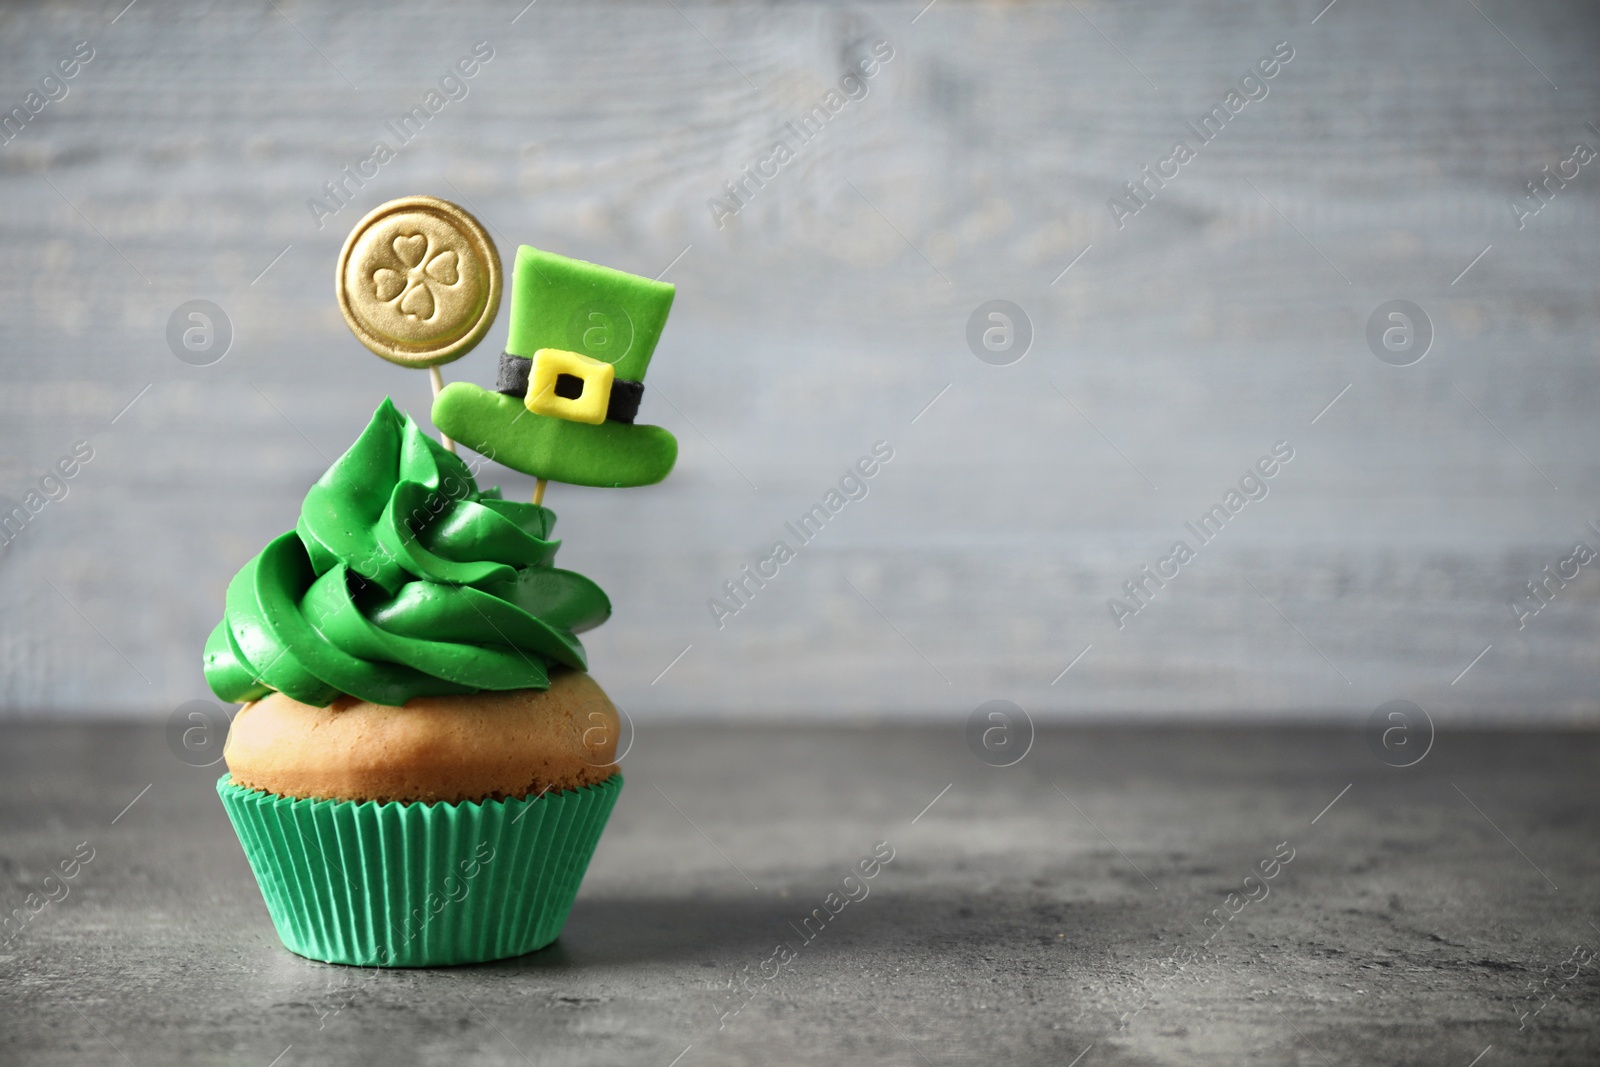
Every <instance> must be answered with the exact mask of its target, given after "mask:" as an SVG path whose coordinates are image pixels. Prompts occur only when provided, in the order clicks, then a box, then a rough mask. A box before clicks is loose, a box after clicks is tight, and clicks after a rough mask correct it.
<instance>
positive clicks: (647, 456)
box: [433, 245, 678, 488]
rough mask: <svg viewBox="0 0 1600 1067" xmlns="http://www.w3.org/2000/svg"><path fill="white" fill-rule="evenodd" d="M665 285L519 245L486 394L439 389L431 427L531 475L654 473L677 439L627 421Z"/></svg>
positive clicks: (657, 332) (668, 465) (663, 470)
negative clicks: (507, 313) (495, 371)
mask: <svg viewBox="0 0 1600 1067" xmlns="http://www.w3.org/2000/svg"><path fill="white" fill-rule="evenodd" d="M675 292H676V290H675V289H674V288H673V286H672V285H670V284H668V283H666V282H659V281H655V280H653V279H650V278H643V277H640V276H638V275H635V274H627V273H625V272H623V271H620V270H613V269H611V268H610V267H601V266H597V265H596V264H593V263H585V262H583V261H581V260H576V259H568V258H567V257H565V256H558V255H555V254H554V253H551V252H543V251H540V250H539V249H537V248H532V247H530V246H528V245H523V246H521V247H520V248H518V249H517V263H516V267H515V269H514V270H513V272H512V277H511V329H510V336H509V337H508V338H507V341H506V351H505V354H504V355H502V356H501V357H500V373H499V378H498V380H497V382H496V384H495V390H494V391H493V392H491V391H489V390H487V389H483V388H481V387H479V386H476V385H472V384H470V383H467V382H454V383H452V384H450V385H448V386H445V387H444V389H443V391H441V392H440V393H439V394H438V396H437V397H436V398H435V399H434V402H433V422H434V425H436V426H437V427H439V430H440V432H441V433H445V434H448V435H449V436H450V437H452V438H454V439H455V440H456V441H458V442H460V443H461V444H464V445H466V446H467V447H468V448H471V449H473V450H475V451H478V452H481V453H483V454H484V455H486V456H489V457H490V458H492V459H494V460H495V461H496V462H498V463H503V464H505V465H506V466H507V467H510V468H512V469H513V470H518V471H522V472H523V473H524V474H531V475H533V476H534V477H535V478H538V479H540V480H541V482H543V481H555V482H567V483H569V484H572V485H591V486H602V487H608V488H620V487H624V486H634V485H653V484H655V483H656V482H659V481H661V479H663V478H665V477H666V476H667V474H668V473H669V472H670V471H671V470H672V465H673V463H675V462H676V461H677V458H678V442H677V439H676V438H674V437H673V436H672V434H671V433H669V432H668V431H666V430H664V429H662V428H661V427H660V426H646V425H639V424H636V423H635V422H634V421H633V420H634V416H635V414H636V413H637V412H638V410H639V401H640V399H641V398H642V397H643V395H644V375H645V371H646V370H647V369H648V368H649V366H650V357H651V356H652V355H653V354H654V353H655V348H656V342H657V341H658V340H659V339H660V337H661V330H662V327H664V326H665V325H666V322H667V314H668V313H669V312H670V311H671V310H672V298H673V295H674V293H675ZM541 488H542V487H541Z"/></svg>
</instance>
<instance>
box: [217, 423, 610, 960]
mask: <svg viewBox="0 0 1600 1067" xmlns="http://www.w3.org/2000/svg"><path fill="white" fill-rule="evenodd" d="M554 525H555V515H554V513H553V512H551V511H550V509H548V508H545V507H542V506H540V505H537V504H531V503H528V504H524V503H516V502H513V501H508V500H504V499H502V498H501V496H500V494H499V491H498V490H495V489H488V490H480V489H479V488H478V486H477V483H476V482H475V481H474V479H473V476H472V473H471V471H469V470H468V468H467V466H466V464H465V463H463V462H462V461H461V460H460V459H459V458H457V457H456V456H455V455H453V454H452V453H450V452H448V451H446V450H445V449H444V448H443V447H442V446H441V445H439V444H438V443H437V442H435V441H433V440H432V439H431V438H429V437H428V436H427V435H426V434H424V433H423V432H422V431H421V430H420V429H419V428H418V427H417V425H416V424H415V423H414V422H413V421H412V420H411V419H410V418H408V417H406V416H405V415H403V414H401V413H400V412H399V411H397V410H396V409H395V407H394V405H393V404H392V403H390V402H389V401H388V400H385V401H384V402H383V403H382V404H381V405H380V406H379V407H378V409H377V411H376V412H375V413H374V414H373V417H372V421H371V422H370V423H369V424H368V426H367V428H366V430H365V431H363V433H362V434H361V436H360V438H359V439H358V440H357V441H356V442H355V444H354V445H353V446H351V448H350V450H349V451H348V452H346V453H345V454H344V455H343V456H342V457H340V458H339V460H338V461H336V462H335V463H334V464H333V466H332V467H330V468H329V469H328V471H327V473H326V474H324V475H323V476H322V478H321V479H319V480H318V481H317V483H316V484H315V485H314V486H312V488H311V489H310V491H309V492H308V493H307V494H306V497H305V501H304V504H303V505H302V507H301V512H300V519H299V522H298V523H297V524H296V526H295V529H294V530H292V531H290V532H288V533H285V534H283V535H282V536H280V537H278V538H276V539H274V540H273V541H271V542H270V543H269V544H268V545H267V546H266V548H265V549H263V550H262V551H261V553H260V554H259V555H257V556H256V557H255V558H254V559H252V560H251V561H250V562H249V563H247V564H246V565H245V566H244V568H243V569H242V570H240V571H239V573H238V574H237V575H236V576H235V577H234V579H233V580H232V582H231V583H230V584H229V586H228V593H227V606H226V614H225V616H224V618H223V620H222V622H221V623H220V624H219V625H218V626H217V627H216V629H215V630H214V631H213V632H212V634H211V637H210V639H209V641H208V642H207V644H206V650H205V674H206V679H207V681H208V683H209V684H210V685H211V688H212V690H213V691H214V692H215V693H216V694H217V696H218V697H220V698H221V699H223V700H227V701H231V702H237V703H244V704H245V706H244V708H243V709H242V710H241V711H240V712H239V714H238V715H237V717H236V718H235V720H234V723H233V726H232V729H231V731H230V733H229V737H228V741H227V745H226V747H225V749H224V758H225V760H226V762H227V767H228V774H226V775H224V776H223V777H222V779H221V780H220V781H219V782H218V783H217V791H218V793H219V794H220V795H221V797H222V802H223V805H224V807H225V808H226V810H227V813H228V816H229V817H230V819H231V820H232V822H233V825H234V828H235V829H236V830H237V832H238V835H239V840H240V842H241V843H242V844H243V846H244V850H245V854H246V856H247V857H248V859H249V861H250V866H251V868H252V869H253V871H254V872H255V876H256V880H257V882H258V883H259V884H260V887H261V892H262V895H263V896H264V897H265V899H266V904H267V910H268V912H269V914H270V915H271V918H272V922H273V925H274V926H275V927H276V928H277V931H278V935H279V937H280V938H281V939H282V940H283V943H284V945H285V946H287V947H288V948H289V949H290V950H291V951H294V952H296V953H299V954H300V955H302V956H308V957H310V958H312V959H318V960H326V961H329V962H334V963H348V964H362V965H376V966H427V965H434V964H451V963H470V962H477V961H483V960H492V959H500V958H503V957H507V956H516V955H520V954H522V953H525V952H531V951H533V950H535V949H538V948H542V947H544V946H545V945H548V944H549V943H550V942H551V941H553V940H554V939H555V938H556V936H557V935H558V934H559V933H560V931H561V927H562V924H563V923H564V922H565V920H566V916H567V913H568V911H569V910H570V909H571V907H572V902H573V899H574V897H575V896H576V894H577V891H578V885H579V883H580V881H581V880H582V878H583V874H584V871H585V869H586V868H587V866H588V863H589V859H590V857H591V856H592V855H593V852H594V849H595V845H596V843H597V842H598V840H599V837H600V833H601V831H602V829H603V828H604V826H605V823H606V819H607V817H608V816H609V814H610V812H611V808H612V806H613V804H614V803H615V802H616V798H617V794H618V792H619V791H620V790H621V788H622V776H621V775H620V774H618V773H617V768H616V762H615V761H616V755H617V754H616V742H617V738H618V734H619V722H618V715H617V711H616V709H615V708H614V707H613V706H612V704H611V701H610V700H609V699H607V697H606V695H605V693H604V692H603V691H602V690H601V688H600V687H599V685H597V684H596V683H595V682H594V681H593V680H592V679H590V677H589V676H588V674H587V673H586V669H587V662H586V659H585V656H584V650H583V646H582V645H581V644H580V643H579V641H578V638H577V636H576V635H577V634H579V633H581V632H583V631H584V630H587V629H589V628H591V627H593V626H597V625H599V624H600V623H601V622H603V621H605V619H606V618H607V617H608V616H609V615H610V613H611V603H610V600H609V599H608V598H607V597H606V595H605V593H604V592H602V591H601V589H600V587H599V586H597V585H596V584H595V583H594V582H592V581H590V580H589V579H588V578H585V577H584V576H582V575H580V574H577V573H575V572H573V571H568V570H562V569H559V568H557V567H555V566H554V565H553V561H554V558H555V554H556V549H557V548H558V547H559V542H557V541H555V540H552V539H551V530H552V528H553V527H554Z"/></svg>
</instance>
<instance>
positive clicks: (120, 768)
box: [0, 723, 1600, 1067]
mask: <svg viewBox="0 0 1600 1067" xmlns="http://www.w3.org/2000/svg"><path fill="white" fill-rule="evenodd" d="M1597 754H1600V737H1597V736H1595V735H1593V734H1565V735H1552V734H1544V735H1528V734H1510V733H1502V734H1467V733H1450V732H1444V733H1441V734H1440V735H1439V737H1438V738H1437V739H1436V741H1435V743H1434V745H1433V747H1432V750H1431V751H1430V752H1429V753H1428V755H1427V758H1425V759H1423V760H1422V761H1421V762H1420V763H1418V764H1416V765H1414V766H1411V767H1407V768H1394V767H1391V766H1387V765H1385V764H1383V763H1381V762H1380V761H1379V760H1378V759H1377V758H1376V757H1375V756H1374V755H1373V753H1372V752H1371V751H1370V750H1369V747H1368V745H1367V743H1366V739H1365V738H1364V737H1363V735H1362V734H1361V733H1360V732H1359V731H1356V732H1349V733H1345V732H1330V731H1310V730H1292V731H1291V730H1274V729H1267V728H1239V729H1232V730H1204V731H1202V730H1177V729H1168V730H1152V729H1071V730H1069V729H1060V728H1052V729H1041V730H1040V732H1039V735H1038V738H1037V741H1036V743H1035V744H1034V746H1033V749H1032V750H1031V751H1030V752H1029V753H1028V754H1027V756H1026V758H1024V759H1023V760H1022V761H1021V762H1020V763H1018V764H1017V765H1015V766H1012V767H1008V768H991V767H989V766H986V765H984V764H982V763H980V762H979V761H978V760H977V759H975V758H974V757H973V755H972V754H971V753H970V752H969V751H968V749H967V746H966V744H965V742H964V739H963V734H962V731H961V729H960V727H959V725H957V726H953V727H948V728H932V727H929V728H915V729H913V728H880V727H870V726H862V727H860V728H847V727H837V728H830V729H822V728H813V729H798V728H797V729H783V730H779V729H761V728H747V727H734V726H726V727H719V726H701V727H684V726H672V727H668V726H652V725H650V724H648V723H646V724H643V725H641V727H640V730H639V735H638V743H637V744H636V745H635V746H634V749H633V751H632V752H631V753H630V754H629V756H628V758H627V760H626V761H625V763H624V767H625V769H626V773H627V776H628V784H627V788H626V790H625V791H624V793H623V795H622V799H621V802H620V804H619V806H618V808H617V811H616V814H615V816H614V818H613V819H612V822H611V826H610V828H609V829H608V831H607V834H606V836H605V838H604V839H603V841H602V842H601V845H600V850H599V852H598V854H597V855H596V857H595V861H594V864H593V866H592V867H591V868H590V871H589V875H588V879H587V881H586V882H585V885H584V888H583V892H582V894H581V895H580V897H579V900H578V903H577V906H576V908H575V909H574V911H573V913H572V917H571V919H570V921H569V922H568V924H567V927H566V932H565V933H564V934H563V936H562V938H561V940H560V941H558V942H557V943H556V944H555V945H554V946H553V947H551V948H549V949H547V950H545V951H543V952H539V953H535V954H533V955H530V956H527V957H524V958H521V959H515V960H508V961H504V962H501V963H498V964H494V965H490V966H482V967H467V968H456V969H440V970H431V971H401V972H377V973H374V972H370V971H361V970H352V969H349V968H341V967H333V966H327V965H324V964H319V963H312V962H309V961H306V960H303V959H300V958H298V957H295V956H292V955H290V954H289V953H288V952H286V951H284V950H283V949H282V948H281V947H280V946H279V944H278V941H277V938H276V937H275V936H274V934H273V931H272V928H271V926H270V924H269V922H268V919H267V915H266V912H265V910H264V909H263V907H262V904H261V900H260V898H259V896H258V894H257V891H256V888H255V885H254V883H253V881H252V879H251V875H250V871H249V868H248V867H247V866H246V864H245V861H244V857H243V855H242V854H241V852H240V850H239V847H238V845H237V843H236V841H235V840H234V838H233V834H232V831H231V829H230V828H229V826H228V824H227V821H226V819H225V818H224V816H223V813H222V810H221V807H220V806H219V804H218V802H217V799H216V796H215V794H214V792H213V791H212V782H213V781H214V779H215V777H216V774H217V773H218V770H219V768H215V767H213V768H195V767H191V766H188V765H186V764H185V763H183V762H182V761H180V760H179V759H178V758H176V757H175V756H174V755H173V754H172V752H171V751H169V749H168V746H167V743H166V741H165V739H164V737H163V734H162V732H161V731H160V730H159V729H153V728H146V727H131V726H70V727H58V726H43V725H21V724H11V725H6V726H4V727H0V864H3V870H4V879H3V882H4V884H3V886H0V891H3V892H4V894H5V899H4V902H3V903H4V906H5V909H7V911H11V909H21V912H22V913H23V914H22V917H20V918H19V916H18V914H17V913H16V912H12V919H11V922H12V925H13V927H14V930H13V931H12V932H11V933H10V934H8V935H6V936H9V937H10V940H9V941H6V942H5V944H4V946H3V947H0V1062H3V1063H7V1064H15V1063H29V1064H32V1063H46V1064H65V1063H98V1064H133V1065H137V1067H151V1065H169V1064H188V1063H197V1064H198V1063H204V1064H245V1065H252V1067H268V1065H269V1064H270V1065H276V1067H295V1065H300V1064H366V1063H375V1064H386V1065H388V1064H401V1063H427V1064H451V1065H455V1064H466V1063H473V1064H477V1063H484V1064H539V1065H543V1064H563V1063H578V1064H585V1065H597V1067H598V1065H605V1064H643V1065H650V1067H669V1065H671V1064H677V1065H678V1067H696V1065H700V1064H731V1063H740V1064H742V1063H751V1064H767V1063H804V1064H813V1063H814V1064H829V1065H832V1064H840V1063H850V1062H861V1061H865V1060H870V1061H871V1062H873V1063H883V1064H889V1063H894V1064H935V1065H943V1064H986V1065H987V1064H1011V1063H1041V1064H1046V1063H1048V1064H1059V1065H1062V1067H1066V1065H1068V1064H1077V1065H1079V1067H1100V1065H1104V1064H1241V1063H1263V1064H1322V1065H1327V1067H1343V1065H1345V1064H1358V1063H1382V1064H1429V1065H1437V1064H1445V1065H1457V1067H1468V1065H1469V1064H1477V1065H1478V1067H1498V1065H1500V1064H1509V1063H1525V1064H1535V1063H1540V1064H1542V1063H1573V1064H1578V1063H1585V1064H1592V1063H1595V1062H1597V1061H1600V1026H1597V1021H1600V975H1597V970H1600V959H1597V958H1595V954H1596V952H1597V951H1600V929H1597V927H1596V925H1595V923H1596V919H1597V917H1600V908H1597V907H1596V904H1597V901H1596V893H1595V885H1596V882H1595V876H1596V867H1597V864H1600V850H1597V848H1596V843H1597V837H1600V783H1597V781H1596V776H1595V774H1594V768H1595V766H1596V756H1597ZM879 842H887V846H886V847H887V848H888V849H892V850H893V854H894V858H893V860H892V861H891V862H889V863H888V864H887V865H886V866H885V867H884V868H883V870H882V871H881V872H880V873H879V874H878V876H877V877H876V878H875V879H873V880H872V881H871V882H870V883H867V885H868V889H869V891H868V893H867V895H866V896H865V897H864V898H861V899H859V900H856V901H854V902H852V903H849V904H847V905H845V906H844V908H843V909H842V910H841V911H840V912H839V914H838V915H837V916H835V917H833V918H832V919H831V920H830V921H829V922H828V923H827V924H826V925H825V926H822V928H821V929H820V932H817V931H810V929H809V928H808V931H809V932H810V933H811V937H810V939H809V940H808V939H806V938H805V937H803V936H802V935H801V933H800V932H799V928H800V927H801V925H802V920H803V919H804V918H805V917H806V916H807V915H808V914H810V913H811V912H812V910H813V909H816V908H820V907H823V906H824V903H825V901H826V900H827V899H828V894H829V893H832V892H836V891H840V890H841V888H842V886H843V885H844V878H845V876H846V874H847V873H848V870H847V869H848V868H849V867H850V866H851V865H852V864H853V863H855V861H857V860H858V859H859V858H860V857H862V856H865V855H867V854H869V853H870V852H872V850H873V848H874V847H875V846H877V845H878V843H879ZM90 850H92V858H89V859H87V860H86V861H84V857H87V856H89V855H91V852H90ZM63 860H66V861H68V864H67V865H68V868H69V869H72V870H73V871H74V872H75V873H74V876H73V877H72V878H71V879H69V880H65V881H63V880H59V879H52V880H51V881H50V882H49V883H48V889H47V883H46V878H47V876H49V875H50V874H51V872H52V871H53V870H57V869H58V866H59V865H60V864H61V862H62V861H63ZM1252 872H1256V875H1257V876H1256V877H1255V878H1251V875H1252ZM1268 874H1270V877H1266V875H1268ZM1247 879H1250V880H1249V881H1247ZM46 892H48V893H49V894H51V895H54V896H56V897H58V898H59V899H58V900H56V901H54V902H51V903H49V904H47V905H46V906H44V907H43V908H42V910H39V911H38V912H37V913H36V914H33V913H31V912H30V910H29V909H28V907H27V906H26V904H25V902H26V900H27V899H28V895H29V894H30V893H36V894H41V895H43V894H45V893H46ZM63 893H65V895H64V896H63V895H62V894H63ZM1230 893H1231V894H1235V895H1234V896H1232V897H1230V896H1229V894H1230ZM858 895H859V891H858ZM41 898H42V896H41V897H36V898H35V899H36V900H37V899H41ZM814 925H815V924H814ZM780 942H787V943H788V944H789V945H790V946H791V952H792V954H793V957H794V958H793V959H792V960H790V961H789V962H788V963H787V965H786V966H784V967H782V968H781V969H778V970H777V972H776V977H774V978H771V979H768V978H766V977H763V975H762V970H763V968H762V964H763V962H764V961H767V960H768V959H769V958H770V957H771V956H772V954H773V951H774V948H775V946H777V945H778V944H779V943H780ZM747 968H748V970H747ZM766 970H767V972H768V973H771V972H772V971H773V968H772V967H771V966H769V967H767V968H766Z"/></svg>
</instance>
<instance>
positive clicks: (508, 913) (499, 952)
mask: <svg viewBox="0 0 1600 1067" xmlns="http://www.w3.org/2000/svg"><path fill="white" fill-rule="evenodd" d="M621 791H622V775H620V774H614V775H612V776H611V777H610V778H608V779H606V780H605V781H604V782H601V783H599V784H598V785H591V786H586V787H584V788H582V789H576V790H571V791H568V792H561V793H546V794H544V795H543V796H539V797H534V798H531V799H524V800H488V801H482V802H470V801H469V802H464V803H460V804H402V803H394V802H390V803H379V802H377V801H360V802H357V801H349V800H306V799H295V798H292V797H283V796H278V795H276V794H273V793H264V792H261V791H259V790H253V789H245V788H243V787H241V786H237V785H234V784H233V782H232V781H231V780H230V779H229V776H228V775H226V774H225V775H223V776H222V777H221V778H219V779H218V780H217V793H218V795H219V796H221V797H222V806H223V807H224V808H226V809H227V812H228V818H229V819H230V820H232V822H233V828H234V830H235V831H237V833H238V834H239V841H240V843H241V844H242V845H243V846H244V853H245V857H246V858H247V859H248V860H249V861H250V868H251V869H252V870H253V871H254V872H255V876H256V882H257V883H258V884H259V885H260V886H261V895H262V896H263V897H264V898H265V899H266V902H267V913H268V914H269V915H271V916H272V925H273V926H274V927H276V928H277V931H278V937H279V938H281V939H282V941H283V944H284V946H285V947H286V948H288V949H289V951H291V952H295V953H298V954H299V955H301V956H307V957H310V958H311V959H314V960H325V961H327V962H329V963H349V964H356V965H360V966H369V967H432V966H439V965H445V964H456V963H481V962H484V961H486V960H498V959H505V958H506V957H508V956H520V955H522V954H523V953H526V952H532V951H534V950H535V949H540V948H543V947H545V946H546V945H548V944H550V942H552V941H554V940H555V939H556V937H557V936H558V935H559V934H560V933H561V927H562V926H563V925H565V923H566V921H567V913H568V912H569V911H571V910H572V902H573V899H574V898H575V897H577V895H578V885H579V883H580V882H582V881H583V875H584V872H585V871H587V870H588V868H589V860H590V858H591V857H592V856H593V855H594V849H595V845H596V844H598V843H599V840H600V833H601V831H602V830H604V829H605V825H606V819H607V818H609V817H610V815H611V809H612V807H613V806H614V805H615V804H616V801H617V794H619V793H620V792H621Z"/></svg>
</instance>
